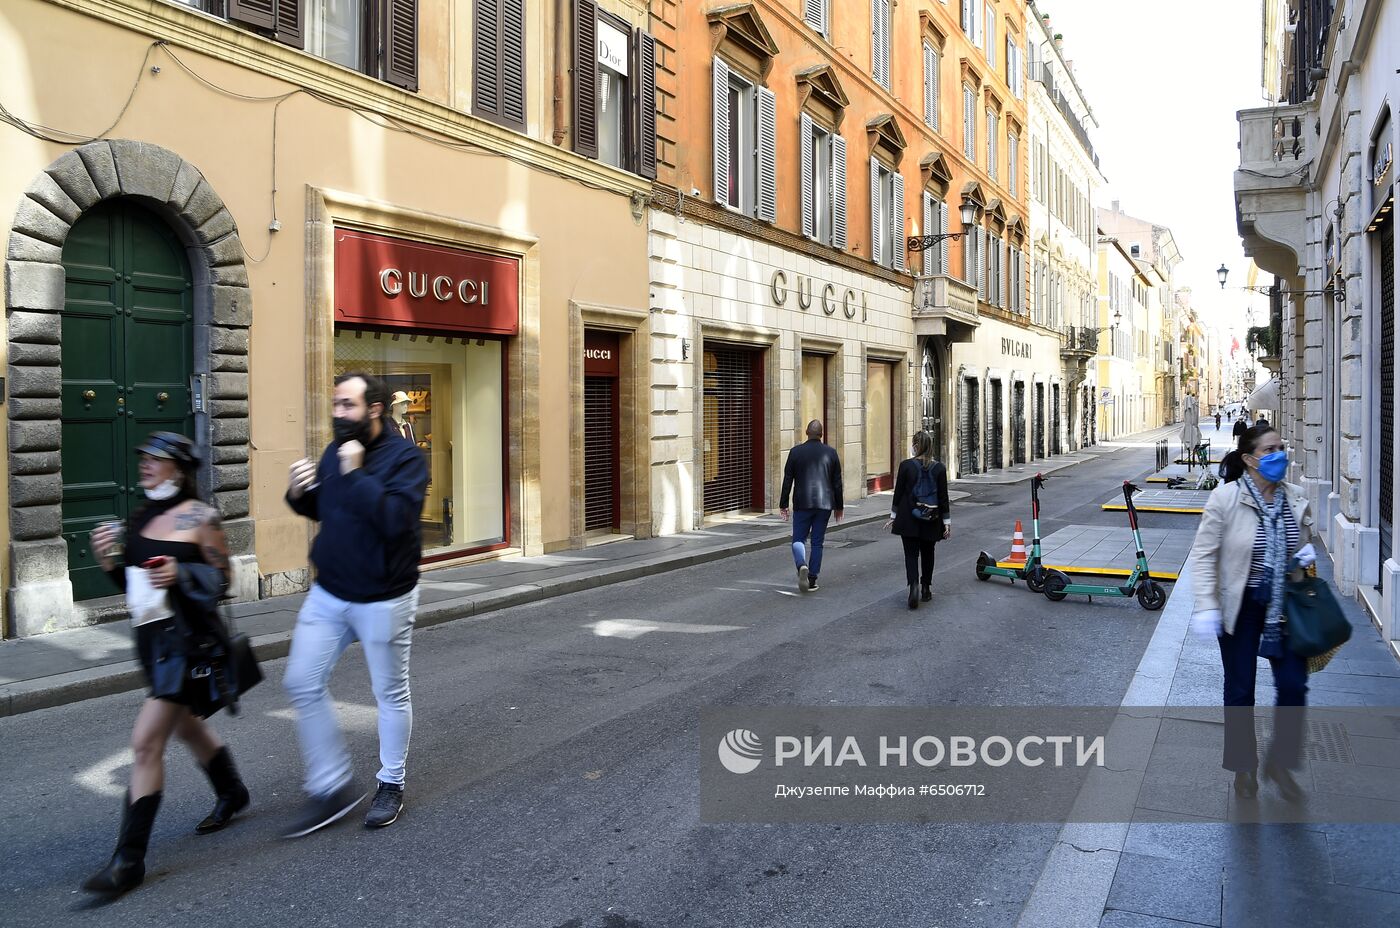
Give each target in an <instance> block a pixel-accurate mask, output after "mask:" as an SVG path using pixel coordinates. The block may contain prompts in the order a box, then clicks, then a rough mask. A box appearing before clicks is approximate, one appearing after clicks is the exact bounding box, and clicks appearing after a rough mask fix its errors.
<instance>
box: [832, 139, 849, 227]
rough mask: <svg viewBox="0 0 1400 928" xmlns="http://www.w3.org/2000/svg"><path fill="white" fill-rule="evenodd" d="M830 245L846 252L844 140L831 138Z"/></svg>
mask: <svg viewBox="0 0 1400 928" xmlns="http://www.w3.org/2000/svg"><path fill="white" fill-rule="evenodd" d="M831 245H832V247H833V248H837V249H839V250H841V251H845V250H846V245H847V236H846V140H845V138H844V137H842V136H839V135H833V136H832V137H831Z"/></svg>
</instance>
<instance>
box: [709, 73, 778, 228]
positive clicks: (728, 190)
mask: <svg viewBox="0 0 1400 928" xmlns="http://www.w3.org/2000/svg"><path fill="white" fill-rule="evenodd" d="M713 80H714V84H713V107H714V129H715V138H714V143H715V151H714V156H715V199H716V200H717V201H719V202H720V203H722V204H724V205H725V206H728V207H729V208H730V209H733V210H737V211H738V212H741V213H743V214H744V215H746V216H756V217H757V218H759V219H762V220H764V221H765V222H773V221H774V220H775V219H776V218H777V158H776V148H777V106H776V102H775V99H774V97H773V92H772V91H771V90H769V89H768V88H767V87H757V86H755V85H753V84H751V83H749V82H748V81H747V80H745V79H744V78H742V77H740V76H739V75H738V74H735V73H734V72H733V71H731V70H730V68H729V65H728V64H726V63H725V62H724V59H722V58H716V59H714V72H713Z"/></svg>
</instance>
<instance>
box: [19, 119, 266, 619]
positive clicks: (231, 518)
mask: <svg viewBox="0 0 1400 928" xmlns="http://www.w3.org/2000/svg"><path fill="white" fill-rule="evenodd" d="M114 197H130V198H132V199H133V200H136V201H138V202H140V203H142V204H143V205H145V206H147V207H149V208H151V209H154V210H155V211H156V212H157V213H158V214H160V215H161V217H162V218H164V219H165V220H166V221H167V222H169V224H170V226H171V228H172V229H174V230H175V233H176V234H177V235H178V236H179V237H180V239H181V241H183V242H184V244H185V248H186V254H187V256H188V258H189V264H190V270H191V272H192V274H193V277H194V294H193V295H194V301H193V302H194V369H195V371H196V373H198V374H203V375H204V377H205V388H206V391H205V396H206V399H205V406H206V409H205V411H204V412H203V413H198V414H196V415H195V431H196V438H197V439H198V440H199V441H200V443H201V445H202V446H203V447H205V448H206V449H208V450H209V453H208V455H207V456H208V458H209V460H208V461H206V462H205V464H204V466H203V467H202V468H201V473H200V483H201V487H202V489H203V490H204V491H205V492H206V493H207V494H209V495H210V498H212V499H213V500H215V502H216V503H217V504H218V507H219V510H220V511H221V512H222V513H223V517H224V526H225V529H226V530H227V532H228V540H229V550H230V552H231V553H232V554H233V556H234V560H235V564H236V569H235V587H234V589H232V590H231V592H232V593H234V594H235V596H237V597H238V598H242V599H246V598H256V596H257V563H256V558H255V556H254V537H253V521H252V519H250V518H249V517H248V511H249V503H248V487H249V480H248V352H249V328H250V326H251V325H252V321H253V316H252V300H251V298H250V293H249V288H248V272H247V269H246V268H245V267H244V264H243V247H242V245H241V243H240V242H239V239H238V229H237V226H236V225H235V223H234V221H233V216H232V214H231V213H229V211H228V209H227V208H226V207H225V206H224V203H223V200H222V199H221V198H220V197H219V196H218V194H216V193H215V192H214V189H213V187H211V186H210V184H209V182H208V181H207V180H206V179H205V177H204V175H203V174H202V173H201V172H200V171H199V169H198V168H196V167H195V166H194V165H193V164H190V163H189V162H188V161H185V160H184V159H183V158H181V157H180V156H179V155H177V154H175V153H174V152H172V151H169V150H168V149H165V148H161V147H160V146H158V145H152V144H150V143H147V142H137V141H130V140H124V139H118V140H112V141H110V142H108V141H101V142H91V143H89V144H87V145H84V146H82V147H81V148H77V149H75V150H73V151H70V152H68V153H66V154H64V155H63V156H62V157H60V158H59V159H58V160H56V161H54V162H53V163H52V164H50V165H49V166H48V167H47V168H45V169H44V171H43V172H42V173H41V174H39V175H38V176H37V177H36V178H35V179H34V181H33V183H31V184H30V185H29V188H28V189H27V190H25V192H24V195H23V196H22V197H21V198H20V202H19V205H18V208H17V209H16V210H15V219H14V226H13V228H12V229H11V231H10V237H9V246H8V249H7V252H6V261H5V284H6V287H5V312H6V318H7V320H8V339H9V363H8V371H7V376H8V378H9V385H8V388H7V393H8V403H9V420H10V422H9V449H8V457H7V464H8V474H9V481H10V551H9V555H10V588H9V590H8V591H7V597H6V600H7V606H8V634H10V635H12V636H13V635H18V636H24V635H33V634H38V633H41V632H48V631H55V630H57V629H60V628H66V627H71V626H75V625H83V624H89V623H90V622H91V621H93V620H94V619H95V618H97V616H95V615H93V611H92V610H91V609H90V608H89V607H85V606H80V605H75V604H74V601H73V589H72V584H71V583H70V582H69V579H68V548H67V542H66V541H65V539H64V537H63V523H62V496H63V484H62V462H63V447H62V418H61V400H60V395H59V384H60V380H61V376H62V357H63V355H62V350H63V345H62V326H61V324H60V321H61V313H62V312H63V301H64V269H63V244H64V242H65V241H66V240H67V237H68V232H69V230H70V229H71V228H72V227H73V224H74V223H75V222H77V221H78V218H79V217H80V216H82V214H83V213H84V212H85V211H87V210H89V209H91V208H92V207H93V206H95V205H97V204H98V203H101V202H103V201H105V200H110V199H112V198H114Z"/></svg>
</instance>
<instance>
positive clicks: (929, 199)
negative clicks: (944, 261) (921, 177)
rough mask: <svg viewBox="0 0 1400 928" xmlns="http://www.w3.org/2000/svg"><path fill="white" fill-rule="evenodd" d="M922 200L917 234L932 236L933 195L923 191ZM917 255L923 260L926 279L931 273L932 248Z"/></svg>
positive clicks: (934, 212)
mask: <svg viewBox="0 0 1400 928" xmlns="http://www.w3.org/2000/svg"><path fill="white" fill-rule="evenodd" d="M922 199H923V209H922V210H921V211H920V212H921V215H920V225H919V234H920V235H933V234H934V231H933V217H934V215H935V214H936V211H935V210H934V208H933V195H932V194H930V193H929V192H928V191H927V190H925V191H924V194H923V198H922ZM919 254H921V255H923V258H922V260H923V270H924V276H925V277H927V276H928V275H930V274H932V273H933V249H932V248H926V249H924V250H922V251H920V252H919Z"/></svg>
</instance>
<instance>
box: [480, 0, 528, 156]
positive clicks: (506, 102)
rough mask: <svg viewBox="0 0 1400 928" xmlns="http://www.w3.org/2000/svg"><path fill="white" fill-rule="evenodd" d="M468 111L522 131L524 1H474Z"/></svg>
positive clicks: (523, 106) (523, 109) (523, 100)
mask: <svg viewBox="0 0 1400 928" xmlns="http://www.w3.org/2000/svg"><path fill="white" fill-rule="evenodd" d="M474 4H475V5H474V6H473V24H472V28H473V32H474V35H473V37H472V112H474V113H476V114H477V115H478V116H484V117H486V118H487V119H490V120H492V121H493V122H498V123H500V124H501V125H503V126H508V127H510V128H512V129H517V130H519V131H521V132H524V131H525V0H474Z"/></svg>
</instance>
